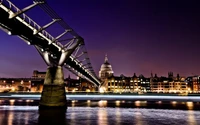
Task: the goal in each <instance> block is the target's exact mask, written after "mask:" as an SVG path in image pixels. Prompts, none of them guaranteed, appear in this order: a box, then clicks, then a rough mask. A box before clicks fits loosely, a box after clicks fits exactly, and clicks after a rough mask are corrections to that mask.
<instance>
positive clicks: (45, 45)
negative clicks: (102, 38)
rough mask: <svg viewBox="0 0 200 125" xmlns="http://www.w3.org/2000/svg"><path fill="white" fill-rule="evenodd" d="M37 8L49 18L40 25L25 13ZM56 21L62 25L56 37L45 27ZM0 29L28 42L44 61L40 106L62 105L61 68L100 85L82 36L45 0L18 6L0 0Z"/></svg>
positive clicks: (63, 100)
mask: <svg viewBox="0 0 200 125" xmlns="http://www.w3.org/2000/svg"><path fill="white" fill-rule="evenodd" d="M36 6H37V7H39V8H41V9H42V10H43V11H44V12H45V13H46V14H47V15H48V16H49V17H50V18H51V21H50V22H49V23H47V24H46V25H43V26H40V25H39V24H37V22H35V21H34V20H33V19H31V18H30V17H29V16H27V15H26V14H25V13H26V12H27V11H30V10H31V9H32V8H35V7H36ZM55 24H58V25H60V26H61V27H62V28H63V32H61V33H60V34H59V35H58V36H53V35H51V34H50V33H49V32H47V29H48V28H49V27H51V26H52V25H55ZM0 28H1V30H3V31H5V32H6V33H7V34H8V35H16V36H18V37H19V38H20V39H22V40H23V41H24V42H26V43H27V45H32V46H34V47H35V49H36V50H37V51H38V53H39V54H40V55H41V57H42V59H43V60H44V62H45V63H46V64H47V67H48V68H47V73H46V77H45V81H44V87H43V91H42V94H41V98H40V107H41V108H42V107H66V105H67V104H66V95H65V87H64V74H63V67H64V68H65V69H68V70H69V71H71V72H72V73H74V74H75V75H77V76H79V77H82V78H85V79H86V80H88V81H90V82H91V83H93V84H94V85H95V86H96V87H99V86H100V81H99V79H98V78H97V76H96V74H95V72H94V70H93V67H92V65H91V63H90V58H89V57H88V52H87V50H86V47H85V42H84V39H83V38H82V37H81V36H80V35H79V34H77V33H76V32H75V31H74V30H73V29H72V28H71V27H70V26H69V25H68V24H67V23H66V22H65V21H64V20H63V19H62V17H60V16H59V15H58V14H57V13H56V12H55V11H54V10H53V9H52V8H51V7H50V6H49V5H48V3H47V2H46V1H45V0H34V1H33V4H31V5H29V6H27V7H24V8H21V9H20V8H18V7H17V6H16V5H15V4H13V3H12V2H11V1H10V0H0Z"/></svg>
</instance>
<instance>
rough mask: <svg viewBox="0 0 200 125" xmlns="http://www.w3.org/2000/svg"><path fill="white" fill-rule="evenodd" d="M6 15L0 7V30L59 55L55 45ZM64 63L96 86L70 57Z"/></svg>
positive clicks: (59, 52)
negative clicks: (9, 32)
mask: <svg viewBox="0 0 200 125" xmlns="http://www.w3.org/2000/svg"><path fill="white" fill-rule="evenodd" d="M8 17H9V14H8V13H7V12H6V11H5V10H3V9H2V8H0V27H1V28H2V30H4V31H5V32H8V31H11V32H12V34H13V35H17V36H19V37H21V38H22V39H25V40H27V41H29V42H30V43H31V45H36V46H38V47H40V48H42V49H44V50H45V51H48V52H49V53H53V54H55V55H56V56H57V57H60V55H61V51H59V50H58V48H57V47H55V46H54V45H52V44H50V45H49V44H48V41H47V40H46V39H44V38H42V37H41V36H40V35H38V34H37V35H33V30H32V29H30V28H29V27H27V26H26V25H25V24H23V23H22V22H20V21H19V20H17V19H16V18H14V19H9V18H8ZM57 61H58V60H57ZM65 63H66V64H67V65H69V66H70V67H72V68H74V69H75V70H77V71H78V72H79V73H81V74H83V75H84V76H86V77H87V78H88V79H90V80H91V81H93V82H94V83H95V84H96V85H97V86H98V83H97V82H96V81H95V80H94V79H93V78H92V77H91V76H90V75H89V74H88V73H87V72H86V71H85V70H84V69H83V68H82V67H80V66H79V64H76V62H74V61H73V60H72V59H71V58H69V59H67V60H66V61H65Z"/></svg>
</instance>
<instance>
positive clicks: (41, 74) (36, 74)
mask: <svg viewBox="0 0 200 125" xmlns="http://www.w3.org/2000/svg"><path fill="white" fill-rule="evenodd" d="M45 75H46V72H39V71H38V70H34V71H33V76H32V78H43V79H44V78H45Z"/></svg>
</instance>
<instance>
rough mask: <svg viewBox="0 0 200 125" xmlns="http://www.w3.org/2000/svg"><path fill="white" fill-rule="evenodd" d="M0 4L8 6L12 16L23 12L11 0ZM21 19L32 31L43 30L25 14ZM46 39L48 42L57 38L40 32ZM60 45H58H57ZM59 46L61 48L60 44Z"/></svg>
mask: <svg viewBox="0 0 200 125" xmlns="http://www.w3.org/2000/svg"><path fill="white" fill-rule="evenodd" d="M0 4H2V5H4V6H6V7H7V8H9V9H8V10H9V13H10V14H14V13H16V12H19V11H21V10H20V9H19V8H18V7H16V6H15V5H14V4H13V3H11V2H10V1H9V0H1V1H0ZM18 17H19V18H20V19H19V20H20V21H21V22H22V23H24V24H25V25H27V26H28V27H29V28H31V29H32V30H34V29H35V30H39V29H41V26H40V25H39V24H37V23H36V22H35V21H33V20H32V19H31V18H30V17H28V16H27V15H26V14H25V13H22V14H20V15H19V16H18ZM40 33H41V34H42V35H43V36H44V37H46V38H47V39H48V41H53V40H54V39H55V38H54V37H53V36H52V35H50V34H49V33H48V32H47V31H45V30H42V31H41V32H40ZM57 45H58V44H57ZM58 46H61V45H60V44H59V45H58Z"/></svg>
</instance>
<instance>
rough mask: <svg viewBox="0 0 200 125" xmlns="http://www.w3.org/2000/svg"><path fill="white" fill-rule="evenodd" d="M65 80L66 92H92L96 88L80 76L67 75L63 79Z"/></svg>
mask: <svg viewBox="0 0 200 125" xmlns="http://www.w3.org/2000/svg"><path fill="white" fill-rule="evenodd" d="M65 82H66V91H68V92H77V91H84V92H93V91H95V90H96V88H95V86H94V84H93V83H90V82H88V81H87V80H85V79H82V78H78V79H71V78H70V76H69V77H68V78H66V79H65Z"/></svg>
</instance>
